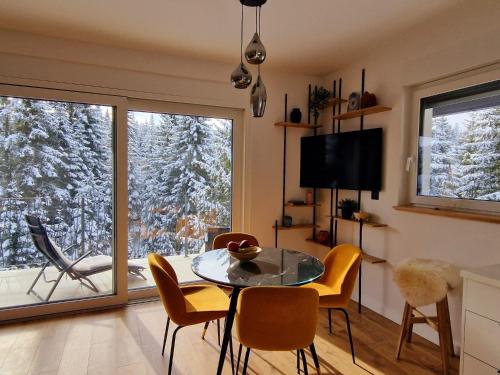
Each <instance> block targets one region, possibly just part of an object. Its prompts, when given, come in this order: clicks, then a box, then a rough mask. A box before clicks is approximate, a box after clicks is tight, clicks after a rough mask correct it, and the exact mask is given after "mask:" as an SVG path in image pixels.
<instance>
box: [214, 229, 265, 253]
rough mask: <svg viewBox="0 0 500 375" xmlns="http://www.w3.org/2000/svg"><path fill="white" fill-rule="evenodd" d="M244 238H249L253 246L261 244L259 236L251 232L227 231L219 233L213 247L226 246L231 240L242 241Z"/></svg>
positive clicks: (220, 247)
mask: <svg viewBox="0 0 500 375" xmlns="http://www.w3.org/2000/svg"><path fill="white" fill-rule="evenodd" d="M243 240H247V241H248V242H249V243H250V245H251V246H259V241H257V238H255V237H254V236H252V235H251V234H247V233H241V232H227V233H222V234H219V235H218V236H217V237H215V238H214V242H213V245H212V249H222V248H225V247H226V245H227V243H228V242H229V241H235V242H241V241H243Z"/></svg>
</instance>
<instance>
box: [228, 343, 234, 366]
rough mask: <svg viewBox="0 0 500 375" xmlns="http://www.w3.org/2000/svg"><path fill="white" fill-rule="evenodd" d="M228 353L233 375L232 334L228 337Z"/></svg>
mask: <svg viewBox="0 0 500 375" xmlns="http://www.w3.org/2000/svg"><path fill="white" fill-rule="evenodd" d="M229 353H230V356H231V371H232V374H233V375H234V353H233V336H232V335H231V336H230V337H229Z"/></svg>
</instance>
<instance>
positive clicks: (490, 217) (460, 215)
mask: <svg viewBox="0 0 500 375" xmlns="http://www.w3.org/2000/svg"><path fill="white" fill-rule="evenodd" d="M393 208H394V209H395V210H398V211H407V212H413V213H416V214H425V215H434V216H445V217H452V218H455V219H462V220H475V221H483V222H486V223H493V224H500V215H495V214H494V213H484V212H472V211H460V210H454V209H451V208H441V207H428V206H417V205H413V204H406V205H401V206H393Z"/></svg>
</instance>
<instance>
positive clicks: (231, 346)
mask: <svg viewBox="0 0 500 375" xmlns="http://www.w3.org/2000/svg"><path fill="white" fill-rule="evenodd" d="M209 323H210V322H209V321H208V322H205V326H204V330H205V331H206V329H207V328H208V324H209ZM169 326H170V317H168V318H167V325H166V326H165V334H164V335H163V347H162V349H161V355H162V356H163V355H164V354H165V346H166V343H167V336H168V328H169ZM224 326H225V323H224ZM184 327H185V326H177V328H176V329H175V330H174V333H173V334H172V343H171V344H170V357H169V360H168V375H170V374H171V373H172V366H173V363H174V350H175V338H176V336H177V332H178V331H179V330H180V329H181V328H184ZM217 331H218V332H220V331H219V320H218V319H217ZM204 333H205V332H204ZM219 346H220V333H219ZM229 351H230V355H231V368H232V373H233V374H234V370H235V369H234V359H233V358H234V355H233V340H232V338H231V340H230V341H229ZM240 353H241V345H240ZM239 362H240V359H239V357H238V365H239ZM236 373H238V370H237V369H236Z"/></svg>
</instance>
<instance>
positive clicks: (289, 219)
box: [283, 215, 292, 228]
mask: <svg viewBox="0 0 500 375" xmlns="http://www.w3.org/2000/svg"><path fill="white" fill-rule="evenodd" d="M283 226H284V227H287V228H290V227H291V226H292V217H291V216H286V215H285V216H283Z"/></svg>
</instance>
